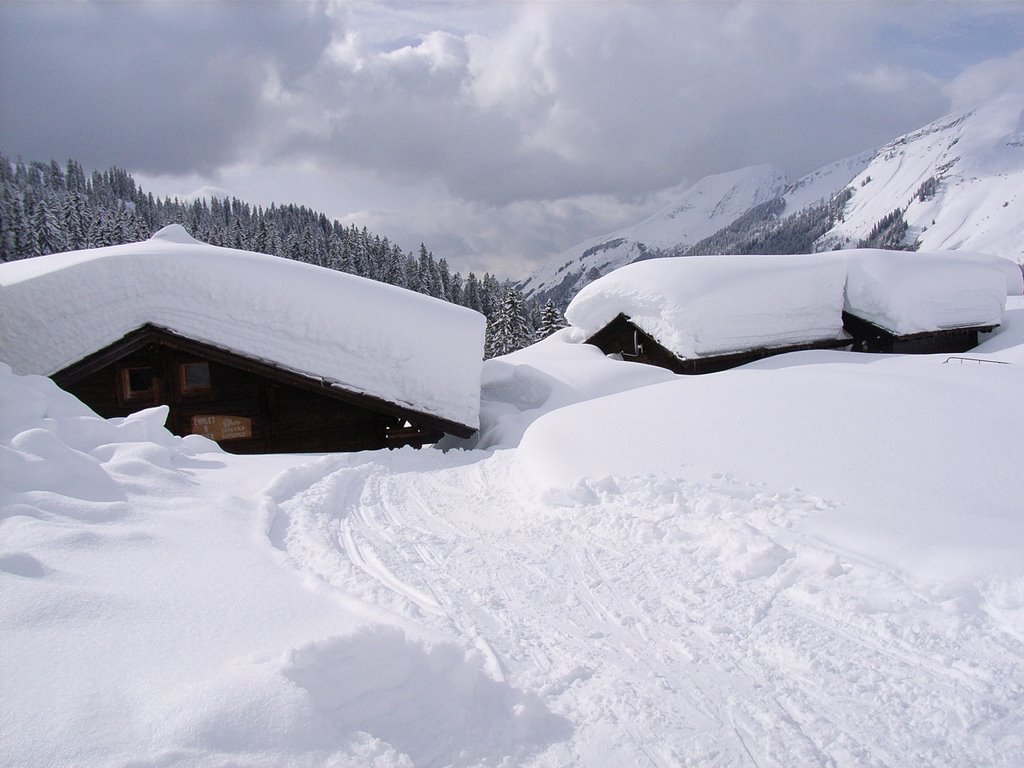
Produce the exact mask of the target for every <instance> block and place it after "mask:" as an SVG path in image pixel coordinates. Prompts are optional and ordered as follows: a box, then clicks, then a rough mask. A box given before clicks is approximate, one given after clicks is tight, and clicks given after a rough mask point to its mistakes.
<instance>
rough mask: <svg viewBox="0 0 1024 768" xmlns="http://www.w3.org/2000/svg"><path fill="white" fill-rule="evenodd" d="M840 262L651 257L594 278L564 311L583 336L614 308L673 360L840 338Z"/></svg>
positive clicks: (842, 277)
mask: <svg viewBox="0 0 1024 768" xmlns="http://www.w3.org/2000/svg"><path fill="white" fill-rule="evenodd" d="M845 278H846V271H845V267H844V265H843V263H842V262H841V261H837V260H835V259H831V258H828V257H822V256H691V257H686V258H674V259H651V260H649V261H642V262H638V263H636V264H630V265H629V266H627V267H623V268H622V269H619V270H616V271H615V272H612V273H611V274H610V275H606V276H604V277H602V278H601V279H600V280H597V281H595V282H593V283H591V284H590V285H588V286H587V287H586V288H584V289H583V290H582V291H580V293H579V294H578V295H577V296H576V298H575V299H573V301H572V303H571V304H570V305H569V307H568V309H567V310H566V313H565V316H566V318H567V319H568V321H569V322H570V323H571V324H572V325H573V326H574V327H576V328H579V329H580V330H582V331H583V333H584V334H585V335H586V336H588V337H589V336H592V335H593V334H594V333H596V332H597V331H599V330H601V328H603V327H604V326H605V325H607V324H608V323H609V322H610V321H611V320H613V319H614V318H615V317H616V315H618V314H619V313H622V314H624V315H626V316H627V317H629V318H630V319H631V320H632V321H633V323H634V324H635V325H636V326H637V327H638V328H640V329H641V330H643V331H644V332H645V333H648V334H650V335H651V336H653V337H654V338H656V339H657V340H658V341H659V342H660V343H661V344H662V345H663V346H665V347H666V348H667V349H669V350H670V351H671V352H673V353H674V354H675V355H676V356H677V357H679V358H680V359H684V360H685V359H689V358H694V357H706V356H709V355H719V354H725V353H728V352H738V351H742V350H745V349H754V348H757V347H784V346H788V345H792V344H803V343H808V342H812V341H821V340H823V339H840V338H842V337H843V335H844V334H843V328H842V306H843V283H844V280H845Z"/></svg>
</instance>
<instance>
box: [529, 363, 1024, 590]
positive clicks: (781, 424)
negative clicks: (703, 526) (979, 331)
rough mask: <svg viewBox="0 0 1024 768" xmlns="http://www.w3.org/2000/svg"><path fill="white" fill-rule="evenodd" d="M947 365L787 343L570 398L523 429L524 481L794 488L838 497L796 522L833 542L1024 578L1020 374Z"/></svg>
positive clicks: (919, 566)
mask: <svg viewBox="0 0 1024 768" xmlns="http://www.w3.org/2000/svg"><path fill="white" fill-rule="evenodd" d="M944 359H945V358H944V357H941V356H923V357H909V356H906V357H905V356H893V357H879V356H874V355H870V356H868V355H859V354H857V353H852V352H851V353H845V352H834V351H831V352H830V351H819V352H802V353H793V354H789V355H781V356H778V357H774V358H770V359H768V360H764V361H760V362H758V363H754V364H751V365H749V366H746V367H744V368H741V369H737V370H735V371H727V372H725V373H721V374H714V375H711V376H698V377H683V378H679V379H677V380H675V381H672V382H669V383H665V384H658V385H655V386H651V387H645V388H644V389H640V390H634V391H632V392H626V393H623V394H620V395H614V396H610V397H606V398H603V399H601V400H594V401H589V402H585V403H580V404H578V405H573V406H569V407H567V408H563V409H561V410H558V411H554V412H552V413H549V414H547V415H545V416H543V417H542V418H540V419H538V420H537V421H536V422H534V424H533V425H532V426H531V427H530V428H529V429H528V430H527V431H526V434H525V435H524V436H523V439H522V442H521V444H520V446H519V448H518V450H517V460H518V462H519V464H520V466H521V467H522V468H523V471H524V473H525V475H524V478H523V480H522V483H523V486H524V487H532V488H535V489H537V490H538V492H540V493H541V494H545V493H546V494H547V496H548V498H551V499H562V500H563V503H575V501H581V500H582V501H586V500H587V499H589V498H591V497H592V495H593V490H592V489H593V487H594V486H595V485H597V486H599V485H600V484H601V483H602V482H604V481H605V479H606V478H616V477H629V476H641V477H648V478H651V479H650V481H649V482H651V483H652V484H656V482H657V478H658V477H662V476H668V477H671V478H678V477H684V478H696V479H704V478H707V477H709V476H712V475H714V476H722V475H725V476H727V477H737V478H740V479H742V480H745V481H747V482H754V483H765V484H766V485H767V486H768V487H769V488H772V489H786V488H794V487H797V488H800V489H801V490H802V491H803V492H805V493H810V494H814V495H815V496H818V497H821V498H824V499H826V500H827V501H828V502H829V505H830V506H834V507H835V509H833V510H832V511H831V512H829V513H828V514H822V515H817V516H815V517H814V518H809V519H808V520H807V521H805V523H803V525H804V528H803V530H804V531H805V532H807V533H813V535H815V536H817V537H821V538H824V539H827V540H828V541H829V542H831V544H832V545H833V546H835V547H837V548H839V549H841V550H843V551H847V552H854V553H856V554H857V556H860V557H868V558H870V559H872V560H874V561H876V562H882V563H884V564H885V565H886V567H889V568H891V569H893V570H894V571H900V572H910V573H913V574H914V575H916V576H917V577H919V578H920V579H922V580H929V581H930V580H943V579H957V578H971V579H973V578H982V577H984V576H986V575H993V574H1001V575H1004V576H1007V577H1010V578H1016V579H1024V561H1022V560H1021V558H1020V552H1021V551H1024V517H1022V515H1021V499H1024V473H1022V472H1021V471H1020V468H1021V467H1022V466H1024V444H1022V443H1021V441H1020V439H1019V435H1020V434H1021V433H1022V431H1024V411H1022V409H1021V407H1020V393H1021V392H1024V368H1022V367H1021V366H1019V365H999V364H984V363H974V364H966V363H965V364H961V363H960V362H959V361H958V360H954V361H951V362H950V363H948V364H946V363H944ZM993 359H995V357H994V358H993ZM937 414H941V417H940V418H939V417H937V416H936V415H937ZM581 435H585V436H586V437H585V439H581ZM623 446H629V447H630V448H629V449H628V450H624V449H623ZM1022 583H1024V582H1022Z"/></svg>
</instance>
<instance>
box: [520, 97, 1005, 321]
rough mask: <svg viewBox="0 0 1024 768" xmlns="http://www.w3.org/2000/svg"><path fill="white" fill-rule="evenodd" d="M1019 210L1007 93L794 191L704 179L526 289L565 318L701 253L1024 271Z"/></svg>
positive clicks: (752, 178) (554, 265) (749, 170)
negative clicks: (659, 262) (600, 296)
mask: <svg viewBox="0 0 1024 768" xmlns="http://www.w3.org/2000/svg"><path fill="white" fill-rule="evenodd" d="M716 194H717V195H719V197H718V198H717V199H715V198H714V196H715V195H716ZM1021 206H1024V93H1014V92H1009V93H1005V94H1003V95H1001V96H999V97H997V98H995V99H992V100H990V101H987V102H984V103H983V104H980V105H978V106H976V107H974V108H973V109H970V110H964V111H961V112H954V113H951V114H948V115H945V116H943V117H941V118H939V119H938V120H935V121H933V122H931V123H928V124H927V125H925V126H922V127H921V128H918V129H915V130H914V131H910V132H908V133H906V134H903V135H902V136H898V137H896V138H894V139H893V140H891V141H890V142H888V143H886V144H884V145H883V146H882V147H880V148H878V149H872V150H867V151H865V152H861V153H859V154H856V155H852V156H850V157H847V158H844V159H842V160H837V161H834V162H832V163H829V164H827V165H824V166H822V167H821V168H819V169H817V170H815V171H813V172H811V173H809V174H807V175H805V176H803V177H801V178H800V179H798V180H796V181H795V182H792V183H790V182H789V181H788V179H786V177H785V174H784V173H783V172H782V171H779V170H778V169H776V168H774V167H773V166H770V165H756V166H749V167H746V168H741V169H738V170H736V171H730V172H727V173H722V174H716V175H713V176H708V177H705V178H704V179H701V180H700V181H699V182H697V184H695V185H693V186H692V187H690V188H689V189H688V190H686V191H685V192H684V193H682V195H681V197H680V199H679V200H677V201H675V202H673V203H671V204H670V205H668V206H666V207H664V208H662V209H661V210H660V211H658V212H657V213H655V214H653V215H652V216H649V217H647V218H646V219H644V220H642V221H640V222H639V223H637V224H635V225H632V226H629V227H624V228H621V229H618V230H615V231H614V232H611V233H608V234H606V235H602V236H598V237H594V238H590V239H588V240H584V241H582V242H581V243H577V244H576V245H574V246H572V247H571V248H569V249H567V250H566V251H564V252H563V253H562V254H560V255H559V256H558V257H556V258H554V259H552V260H551V262H549V263H548V264H545V265H543V266H541V267H540V268H539V269H537V270H536V271H534V272H533V273H532V274H531V275H530V276H529V277H528V278H527V279H526V280H525V281H524V282H523V284H522V287H523V291H524V293H525V294H526V295H527V296H531V297H533V298H536V299H538V300H541V301H544V300H547V299H551V300H553V301H554V302H555V303H558V304H561V305H563V306H564V305H565V304H566V303H568V301H569V300H570V299H571V298H572V297H573V296H574V295H575V294H576V293H577V292H578V291H579V290H580V289H581V288H582V287H583V286H584V285H586V284H587V283H589V282H592V281H593V280H595V279H597V278H598V277H600V276H602V275H604V274H607V273H608V272H610V271H613V270H614V269H617V268H618V267H621V266H625V265H626V264H629V263H632V262H634V261H640V260H643V259H647V258H653V257H659V256H686V255H695V254H698V253H811V252H815V251H822V250H830V249H833V248H849V247H857V246H860V245H863V246H871V247H885V248H902V249H906V250H913V249H915V248H918V247H921V248H925V249H926V250H965V249H969V250H978V251H983V252H986V253H990V254H992V255H996V256H1003V257H1005V258H1009V259H1011V260H1013V261H1017V262H1024V216H1022V215H1021V214H1020V210H1019V209H1020V208H1021Z"/></svg>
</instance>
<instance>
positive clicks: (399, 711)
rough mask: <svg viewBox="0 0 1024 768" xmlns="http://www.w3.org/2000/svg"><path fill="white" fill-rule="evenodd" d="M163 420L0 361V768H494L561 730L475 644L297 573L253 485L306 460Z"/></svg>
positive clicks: (291, 485) (296, 483) (276, 486)
mask: <svg viewBox="0 0 1024 768" xmlns="http://www.w3.org/2000/svg"><path fill="white" fill-rule="evenodd" d="M164 416H166V409H165V408H154V409H150V410H148V411H142V412H140V413H138V414H135V415H133V416H131V417H128V418H126V419H111V420H104V419H101V418H99V417H98V416H96V415H95V414H94V413H92V412H91V411H90V410H89V409H88V408H86V407H85V406H84V405H82V404H81V403H80V402H79V401H77V400H76V399H75V398H74V397H72V396H71V395H69V394H67V393H65V392H63V391H62V390H60V389H59V388H58V387H57V386H56V385H55V384H54V383H53V382H52V381H50V380H49V379H47V378H44V377H42V376H25V377H23V376H17V375H15V374H13V373H12V372H11V370H10V368H9V367H8V366H6V365H4V364H0V530H2V532H3V535H2V537H0V594H2V595H3V599H2V600H0V649H2V653H0V701H2V702H3V728H0V763H2V764H3V765H18V766H25V768H32V767H34V766H39V768H42V767H43V766H53V765H81V766H93V765H94V766H107V765H129V764H131V765H142V764H146V765H190V766H220V765H228V764H230V765H247V766H268V768H269V766H283V765H295V766H298V765H307V766H308V765H332V766H339V767H342V766H346V767H351V768H355V767H356V766H360V767H361V766H370V765H372V766H377V768H409V766H412V765H453V766H471V765H483V764H491V765H498V764H501V763H502V761H503V760H513V761H517V760H521V759H523V758H524V757H525V756H527V755H529V754H531V753H533V752H536V751H538V750H539V749H541V748H542V747H544V746H545V745H547V744H549V743H550V742H552V741H554V740H557V739H560V738H564V737H565V735H566V734H567V732H568V724H567V722H566V721H565V720H564V719H563V718H561V717H557V716H555V715H553V714H552V713H551V712H549V711H548V709H547V707H546V705H545V704H544V702H543V701H542V700H541V699H540V698H539V697H538V696H537V695H536V694H533V693H529V692H525V691H522V690H520V689H518V688H515V687H513V686H511V685H509V684H508V683H506V682H504V681H503V680H500V679H498V680H496V679H493V678H492V677H491V676H490V670H489V668H488V665H487V664H485V661H484V660H483V659H482V658H481V657H480V655H479V654H478V653H477V652H476V651H475V650H473V649H472V648H471V646H470V647H469V648H467V645H466V644H463V643H461V642H456V641H453V640H452V639H451V638H450V636H449V637H445V636H443V635H440V634H439V633H437V632H431V631H427V630H425V629H424V627H423V626H422V625H417V624H416V623H414V622H412V621H410V620H408V619H406V618H403V617H401V616H400V615H397V614H393V613H390V612H389V611H387V610H385V609H384V608H382V607H381V606H380V605H379V604H376V603H374V602H362V601H360V600H359V599H358V598H357V597H355V596H354V595H353V594H346V593H345V592H343V591H341V590H333V589H332V588H330V587H329V586H327V584H326V583H325V582H324V581H321V580H319V579H317V578H316V577H315V576H313V575H303V574H301V573H298V572H296V570H295V565H294V563H293V562H292V561H291V559H290V558H291V555H289V554H288V553H286V552H284V551H282V550H281V549H278V548H276V547H275V542H274V541H273V537H272V536H269V535H268V533H269V532H271V531H277V530H279V529H280V528H281V527H282V526H283V527H284V528H287V527H288V522H289V518H288V515H287V512H286V511H285V509H284V508H285V507H286V506H287V505H286V504H284V499H280V498H275V497H271V496H267V495H264V494H263V493H262V492H261V490H260V489H261V488H262V487H263V486H264V485H265V484H266V482H267V478H268V477H274V476H275V475H278V476H279V478H281V479H280V480H279V481H277V482H275V483H272V484H271V488H272V489H273V491H274V492H275V493H277V494H283V495H285V496H286V497H287V495H288V494H292V495H294V494H295V493H296V492H297V490H298V489H301V488H302V487H303V486H302V481H303V480H305V481H309V479H310V478H311V477H312V478H314V479H315V478H317V477H318V476H317V472H319V473H320V475H321V476H322V474H323V473H324V472H327V471H329V470H327V469H325V467H326V466H327V465H325V464H324V463H323V460H321V461H320V463H317V462H313V463H312V464H310V465H307V467H306V468H305V471H304V472H303V471H299V470H300V469H302V466H301V462H305V461H307V459H304V458H302V457H297V456H287V457H284V456H255V457H233V456H229V455H226V454H224V453H222V452H220V451H219V449H218V448H217V446H216V444H214V443H212V442H210V441H208V440H206V439H205V438H202V437H199V436H189V437H186V438H178V437H174V436H173V435H171V434H170V433H169V432H167V431H166V430H165V429H164V428H163V427H162V419H163V417H164ZM409 454H415V456H417V457H419V458H421V459H423V460H430V459H434V458H438V460H440V454H437V453H434V452H429V453H424V452H413V451H410V452H406V453H405V454H404V455H406V456H408V455H409ZM387 455H388V456H392V454H390V453H389V454H387ZM393 455H394V457H395V458H396V459H397V458H401V457H402V456H403V452H401V451H396V452H394V454H393ZM350 459H351V457H348V456H345V457H330V460H331V461H333V462H334V464H333V465H332V466H335V467H336V466H337V465H338V464H339V463H342V464H343V463H344V462H346V461H348V460H350ZM353 460H354V459H353ZM286 468H287V470H286V471H285V472H282V470H285V469H286ZM268 492H269V489H268ZM356 498H358V496H357V497H356ZM337 500H338V499H337V498H331V499H323V498H321V499H320V501H321V503H324V504H327V505H328V507H330V504H331V503H335V502H336V501H337ZM278 501H281V502H282V503H281V505H280V506H279V505H278V503H277V502H278ZM332 511H333V510H332ZM336 524H337V520H335V525H336ZM275 526H276V527H275ZM337 540H338V539H337V538H335V541H337Z"/></svg>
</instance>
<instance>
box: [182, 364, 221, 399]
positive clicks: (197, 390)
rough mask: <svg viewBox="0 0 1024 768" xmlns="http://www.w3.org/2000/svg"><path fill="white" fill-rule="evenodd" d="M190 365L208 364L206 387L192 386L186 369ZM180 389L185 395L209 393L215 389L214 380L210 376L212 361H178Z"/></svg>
mask: <svg viewBox="0 0 1024 768" xmlns="http://www.w3.org/2000/svg"><path fill="white" fill-rule="evenodd" d="M190 365H205V366H206V382H207V383H206V386H204V387H190V386H189V385H188V376H187V374H186V369H187V368H188V366H190ZM178 391H179V392H181V394H183V395H208V394H210V392H212V391H213V380H212V378H211V376H210V362H209V360H188V361H186V362H184V363H178Z"/></svg>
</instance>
